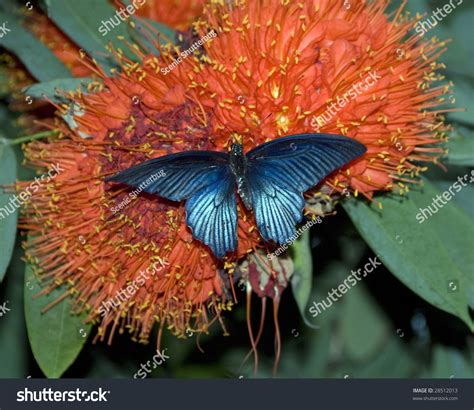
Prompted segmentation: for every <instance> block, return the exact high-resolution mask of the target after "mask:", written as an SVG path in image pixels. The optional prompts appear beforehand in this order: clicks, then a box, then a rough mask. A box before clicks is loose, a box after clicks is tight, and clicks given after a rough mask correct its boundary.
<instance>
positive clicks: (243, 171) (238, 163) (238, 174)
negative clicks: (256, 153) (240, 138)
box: [230, 144, 252, 211]
mask: <svg viewBox="0 0 474 410" xmlns="http://www.w3.org/2000/svg"><path fill="white" fill-rule="evenodd" d="M230 169H231V170H232V173H233V174H234V176H235V180H236V182H237V193H238V194H239V196H240V199H242V202H243V203H244V205H245V208H247V209H248V210H249V211H251V210H252V202H251V200H250V190H249V184H248V182H247V159H246V157H245V155H244V147H243V146H242V144H232V147H231V151H230Z"/></svg>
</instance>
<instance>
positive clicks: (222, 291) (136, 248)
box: [22, 0, 447, 342]
mask: <svg viewBox="0 0 474 410" xmlns="http://www.w3.org/2000/svg"><path fill="white" fill-rule="evenodd" d="M386 6H387V2H386V1H376V2H371V3H370V4H366V3H365V2H362V1H360V2H353V6H352V7H351V8H350V9H349V10H348V9H346V8H345V7H343V4H342V2H338V3H337V4H336V3H335V2H331V1H329V0H327V1H324V0H322V1H320V2H318V4H317V5H316V4H315V3H314V2H313V1H309V0H308V1H302V2H289V1H280V0H278V1H277V0H264V1H239V2H236V3H235V4H234V5H232V6H229V5H228V4H227V3H226V4H225V5H224V4H219V3H218V2H212V3H210V4H208V5H207V6H206V8H205V10H204V17H203V18H201V19H199V20H198V21H196V22H195V23H194V29H195V31H196V33H198V34H199V36H198V37H200V38H201V39H202V38H204V37H205V36H207V35H209V33H211V32H213V31H214V32H215V33H217V37H216V38H211V39H209V40H208V41H201V44H200V45H199V47H194V48H193V51H192V52H189V53H188V52H185V51H186V50H184V49H183V48H181V49H180V48H179V47H177V46H172V45H168V46H166V47H161V56H160V57H156V56H153V55H150V54H149V53H147V52H146V51H137V56H138V57H139V59H140V62H139V63H134V62H131V61H128V60H127V59H125V58H124V57H120V59H121V64H122V68H123V71H122V72H121V73H116V75H115V76H114V77H112V78H109V77H107V76H106V75H105V74H104V73H102V72H97V74H98V77H100V78H101V81H100V82H97V83H94V84H91V85H90V87H89V92H88V93H87V94H82V93H78V94H76V95H75V96H74V104H72V105H71V107H73V112H72V114H71V111H70V107H69V116H71V115H73V118H74V124H75V127H73V128H74V129H73V130H72V131H71V130H70V129H69V127H68V126H67V125H66V124H65V123H58V125H57V128H58V130H60V131H61V134H60V136H59V138H56V139H53V140H51V141H49V142H33V143H31V144H29V145H28V147H27V148H26V156H27V158H28V160H29V161H30V162H31V163H32V164H33V165H35V166H37V167H45V166H48V164H54V163H59V164H60V165H61V168H63V169H64V172H62V173H61V174H60V175H59V176H58V177H57V178H56V179H55V180H54V182H52V183H51V184H48V186H41V187H40V189H39V191H38V192H37V193H36V194H35V195H34V196H33V199H32V201H31V204H30V205H29V206H28V207H27V209H26V210H25V217H24V220H23V224H22V226H23V228H25V229H27V230H29V232H30V235H32V236H33V239H32V241H31V242H30V245H29V248H28V253H27V254H28V256H29V258H31V259H32V260H34V261H35V262H37V263H38V264H39V266H40V267H41V269H42V271H43V272H44V275H46V276H47V277H48V278H51V279H52V281H51V282H50V287H51V288H53V287H55V286H59V285H62V284H66V285H68V287H69V291H70V293H71V294H73V295H75V296H76V300H77V303H78V304H81V306H84V309H87V310H88V311H89V320H91V321H94V322H97V323H98V324H99V337H100V338H101V339H104V338H105V337H106V334H107V332H108V331H109V332H108V335H109V336H108V340H109V341H111V340H112V336H113V334H114V332H115V331H117V330H119V331H120V332H123V331H127V332H129V333H131V334H132V335H133V337H134V338H135V339H136V340H139V341H143V342H145V341H147V340H148V337H149V335H150V332H151V330H152V327H153V325H154V324H155V322H159V323H160V333H161V330H162V329H163V328H164V327H165V326H166V327H167V328H168V329H169V330H171V331H172V332H174V333H175V334H176V335H177V336H181V337H183V336H184V335H185V332H186V330H187V329H188V328H191V329H193V331H206V330H207V329H208V327H209V326H210V324H211V323H213V322H214V321H220V322H221V324H222V326H224V324H223V321H222V317H221V313H222V312H223V311H225V310H228V309H230V308H231V307H232V305H233V303H234V302H235V300H236V298H235V294H233V283H234V281H235V273H236V266H237V264H240V263H241V262H242V261H244V260H245V259H246V256H247V255H249V254H252V257H251V258H250V259H249V260H250V263H251V264H252V263H253V264H255V263H257V261H258V259H262V258H261V255H260V252H259V250H260V249H262V248H266V247H267V246H268V245H267V244H264V243H263V242H262V240H261V239H260V237H259V234H258V231H257V229H256V227H255V224H254V220H253V216H252V214H251V213H249V212H247V211H246V210H245V209H244V208H243V207H242V206H239V227H238V236H239V247H238V249H237V250H236V252H235V253H234V254H233V255H231V256H229V257H228V258H227V259H226V260H224V261H223V262H221V261H219V260H216V259H215V258H214V257H213V256H212V254H211V253H210V251H209V250H208V249H207V248H206V247H205V246H204V245H203V244H201V243H200V242H198V241H196V240H194V239H193V237H192V235H191V232H190V230H189V228H188V227H187V226H186V223H185V215H184V206H183V204H177V203H171V202H169V201H166V200H163V199H160V198H156V197H151V196H148V195H146V194H141V195H135V197H134V196H133V195H131V194H132V192H131V190H130V189H125V188H121V189H118V190H117V189H116V188H112V187H110V186H109V185H108V184H106V183H105V182H104V178H105V177H107V176H109V175H112V174H114V173H116V172H117V171H119V170H123V169H125V168H128V167H130V166H131V165H133V164H136V163H138V162H141V161H144V160H147V159H151V158H156V157H159V156H162V155H165V154H169V153H173V152H180V151H186V150H191V149H197V150H216V151H225V150H227V149H228V148H229V146H230V144H231V143H232V142H233V141H235V140H239V141H242V142H243V144H244V146H245V149H246V150H249V149H251V148H252V147H254V146H256V145H258V144H262V143H263V142H265V141H268V140H271V139H274V138H278V137H279V136H282V135H287V134H295V133H301V132H315V125H317V128H318V129H319V131H320V132H324V133H337V134H343V135H347V136H349V137H351V138H354V139H357V140H358V141H360V142H362V143H363V144H364V145H365V146H366V147H367V148H368V151H367V153H366V154H365V155H364V156H363V157H362V158H360V159H358V160H356V161H354V162H353V163H351V164H349V165H348V166H346V167H344V168H343V169H342V170H340V171H338V172H336V173H334V174H333V175H331V176H330V177H328V178H327V179H326V180H325V181H323V183H322V184H321V185H320V186H319V187H318V189H317V190H312V191H311V192H309V193H307V195H306V196H307V199H308V203H309V204H310V203H311V202H312V201H317V200H318V199H320V198H321V196H322V195H321V192H323V193H324V194H325V195H324V196H325V199H326V200H330V199H331V198H333V197H337V196H338V195H339V194H340V193H344V192H346V191H347V192H354V194H355V195H357V194H358V193H361V194H364V195H365V196H367V197H369V198H372V196H373V195H374V193H375V192H376V191H384V190H390V189H393V188H394V187H395V186H397V187H398V188H399V191H401V192H404V191H405V190H406V189H407V186H406V182H407V181H416V177H417V176H418V173H419V172H420V171H422V170H423V169H424V168H423V165H420V164H419V163H420V162H426V161H431V162H435V161H436V159H437V158H438V157H439V155H440V154H441V153H442V149H441V148H439V147H436V146H433V145H434V144H437V143H438V142H439V141H441V140H442V139H443V136H444V134H443V132H444V131H445V126H444V125H443V122H442V117H441V114H440V113H441V112H442V111H439V110H432V108H433V107H436V106H437V105H439V104H440V103H441V102H442V100H441V99H440V98H441V96H442V95H443V94H444V93H446V92H447V87H446V86H438V87H431V83H433V82H434V81H436V80H439V79H440V76H439V75H437V74H436V70H437V69H438V68H440V67H441V66H440V65H439V64H437V63H436V61H435V60H436V58H437V56H438V55H439V54H440V52H441V51H442V48H443V46H444V43H438V42H436V41H432V42H422V43H418V42H417V39H416V37H414V36H412V37H410V38H409V39H408V40H407V41H405V42H403V39H404V37H405V36H406V35H407V34H408V33H409V31H410V29H411V27H412V26H413V21H410V20H408V19H406V18H402V17H400V15H399V13H398V14H397V15H396V16H395V17H394V19H393V20H392V21H390V20H389V19H388V18H387V16H386V15H385V14H384V11H385V8H386ZM157 46H158V45H157ZM400 49H401V50H403V57H402V58H400V53H397V50H400ZM183 52H185V53H184V54H182V53H183ZM178 56H181V58H180V59H179V60H178ZM97 70H98V69H97ZM368 79H370V82H369V81H368ZM366 80H367V81H366ZM360 83H361V84H360ZM369 85H370V86H369ZM58 108H59V109H60V110H61V111H62V114H63V115H67V114H68V113H67V109H68V107H58ZM315 118H316V120H314V119H315ZM318 118H319V120H318ZM321 118H322V119H321ZM70 123H71V122H70ZM400 147H401V148H400ZM306 212H307V213H314V209H312V208H311V207H310V206H308V208H307V210H306ZM156 264H158V265H156ZM279 264H280V263H279ZM261 265H265V266H267V267H268V274H269V275H273V276H272V277H271V278H270V279H271V280H265V281H263V280H259V278H258V277H256V276H255V275H256V271H255V266H250V267H249V271H250V273H251V277H250V282H251V284H252V286H253V288H254V290H255V291H256V292H257V293H258V294H259V295H260V296H262V297H263V296H266V295H268V296H270V297H273V298H275V299H278V298H279V297H280V295H281V291H282V289H283V288H284V287H285V286H286V284H287V282H288V277H289V274H291V272H289V269H288V268H281V269H279V270H280V275H279V276H278V275H277V274H274V273H275V270H274V267H273V265H272V264H271V263H270V264H269V263H268V262H265V261H263V262H262V261H260V266H261ZM280 265H281V264H280ZM151 266H159V267H160V269H159V270H158V269H157V270H156V272H155V273H154V274H153V275H152V274H151V273H150V274H149V275H148V277H143V272H147V269H148V270H149V269H150V267H151ZM150 272H154V271H153V270H151V271H150ZM237 274H238V275H242V273H241V271H240V270H239V271H238V272H237ZM260 279H261V278H260ZM267 279H268V278H267ZM125 289H127V291H126V297H121V298H120V302H117V299H116V298H117V295H118V294H119V293H120V294H123V293H124V290H125ZM111 300H113V301H114V308H113V309H107V312H106V314H105V315H103V314H102V311H101V308H103V309H105V308H104V306H105V305H106V304H107V302H110V301H111ZM107 306H109V305H107Z"/></svg>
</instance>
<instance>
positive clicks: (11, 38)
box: [0, 11, 71, 81]
mask: <svg viewBox="0 0 474 410" xmlns="http://www.w3.org/2000/svg"><path fill="white" fill-rule="evenodd" d="M4 21H5V22H7V24H6V27H7V28H8V29H10V30H11V31H10V32H8V33H5V35H4V36H3V37H2V38H0V46H2V47H5V48H6V49H7V50H10V51H11V52H12V53H13V54H15V55H16V56H17V57H18V58H19V59H20V60H21V62H22V63H23V64H24V65H25V67H26V68H27V69H28V71H29V72H30V73H31V74H32V75H33V77H35V78H36V79H37V80H39V81H49V80H53V79H55V78H58V77H59V78H66V77H70V76H71V73H70V71H69V70H68V69H67V67H66V66H65V65H64V64H63V63H61V61H59V60H58V59H57V58H56V56H55V55H54V54H53V53H52V52H51V51H50V50H49V49H48V48H47V47H46V46H45V45H43V44H42V43H41V42H40V41H39V40H37V39H36V38H35V37H34V36H33V35H32V34H31V33H29V32H28V31H26V30H25V29H24V28H23V27H22V26H21V24H20V23H19V22H18V21H17V20H16V17H15V16H13V15H11V14H7V13H3V12H1V11H0V22H4Z"/></svg>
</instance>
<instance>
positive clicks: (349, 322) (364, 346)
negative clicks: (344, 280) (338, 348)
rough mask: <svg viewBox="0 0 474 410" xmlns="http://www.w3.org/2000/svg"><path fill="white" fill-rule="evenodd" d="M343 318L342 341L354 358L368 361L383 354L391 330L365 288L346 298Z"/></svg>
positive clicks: (354, 289) (351, 291)
mask: <svg viewBox="0 0 474 410" xmlns="http://www.w3.org/2000/svg"><path fill="white" fill-rule="evenodd" d="M340 317H341V339H342V340H343V341H344V342H343V343H344V350H345V352H346V354H347V355H348V356H349V358H350V359H352V360H360V361H364V360H367V359H369V358H370V357H373V356H374V355H376V354H378V353H380V351H381V350H382V349H383V347H384V345H385V341H386V339H387V336H388V333H389V328H388V325H387V321H386V319H385V317H384V316H383V314H382V313H381V312H380V309H379V308H378V305H377V304H376V303H375V302H374V301H373V300H372V299H371V296H370V294H369V293H368V292H367V291H366V290H365V289H364V288H363V287H362V286H356V287H353V288H352V289H350V291H349V292H348V293H347V295H346V296H345V297H344V300H343V305H342V312H341V315H340Z"/></svg>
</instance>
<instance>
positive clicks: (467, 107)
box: [448, 77, 474, 126]
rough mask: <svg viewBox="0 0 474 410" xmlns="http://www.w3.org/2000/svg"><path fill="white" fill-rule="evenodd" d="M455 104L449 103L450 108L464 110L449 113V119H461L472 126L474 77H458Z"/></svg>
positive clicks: (473, 118) (473, 120)
mask: <svg viewBox="0 0 474 410" xmlns="http://www.w3.org/2000/svg"><path fill="white" fill-rule="evenodd" d="M453 91H454V97H455V100H454V101H455V104H454V105H452V104H450V105H449V108H459V109H462V110H464V111H459V112H450V113H448V119H449V120H451V121H461V122H463V123H466V124H469V125H470V126H472V125H473V124H474V115H473V113H474V102H473V100H472V94H473V93H474V79H472V78H468V77H457V78H456V80H455V81H454V87H453Z"/></svg>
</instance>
